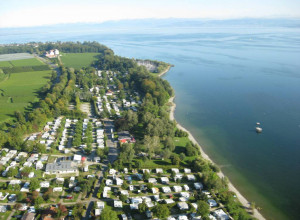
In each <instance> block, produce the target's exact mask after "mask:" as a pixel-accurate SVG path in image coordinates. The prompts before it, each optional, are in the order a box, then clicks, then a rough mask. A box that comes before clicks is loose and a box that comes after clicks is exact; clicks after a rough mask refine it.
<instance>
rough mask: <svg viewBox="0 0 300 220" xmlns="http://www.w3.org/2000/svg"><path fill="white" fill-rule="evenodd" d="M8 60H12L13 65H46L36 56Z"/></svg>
mask: <svg viewBox="0 0 300 220" xmlns="http://www.w3.org/2000/svg"><path fill="white" fill-rule="evenodd" d="M4 62H5V61H4ZM6 62H7V61H6ZM8 62H10V63H11V64H12V65H13V66H41V65H45V64H44V63H43V62H41V61H39V60H38V59H36V58H31V59H23V60H11V61H8ZM0 63H1V62H0ZM0 65H1V64H0Z"/></svg>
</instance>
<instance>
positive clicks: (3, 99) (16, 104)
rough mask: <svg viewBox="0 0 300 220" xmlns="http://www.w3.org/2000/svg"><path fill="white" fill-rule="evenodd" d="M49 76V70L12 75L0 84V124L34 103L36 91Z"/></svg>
mask: <svg viewBox="0 0 300 220" xmlns="http://www.w3.org/2000/svg"><path fill="white" fill-rule="evenodd" d="M33 62H34V61H33ZM31 64H32V63H31ZM50 76H51V70H47V71H34V72H22V73H13V74H10V75H9V78H7V79H6V80H4V81H2V82H0V106H1V108H0V122H3V121H5V120H7V119H9V118H10V117H11V115H12V114H13V113H14V111H22V110H24V108H25V107H26V106H28V104H29V103H30V102H34V101H36V99H37V96H38V94H37V92H38V90H39V89H40V88H42V87H43V86H44V85H45V84H46V82H47V81H49V78H50Z"/></svg>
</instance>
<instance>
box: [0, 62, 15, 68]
mask: <svg viewBox="0 0 300 220" xmlns="http://www.w3.org/2000/svg"><path fill="white" fill-rule="evenodd" d="M3 67H6V68H7V67H13V66H12V64H11V63H10V62H9V61H1V62H0V68H3Z"/></svg>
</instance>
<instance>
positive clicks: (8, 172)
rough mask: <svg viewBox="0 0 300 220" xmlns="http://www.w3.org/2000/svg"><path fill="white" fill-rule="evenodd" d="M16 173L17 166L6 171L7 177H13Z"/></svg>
mask: <svg viewBox="0 0 300 220" xmlns="http://www.w3.org/2000/svg"><path fill="white" fill-rule="evenodd" d="M17 174H18V169H17V168H13V167H12V168H10V169H9V170H8V171H7V174H6V175H7V177H14V176H16V175H17Z"/></svg>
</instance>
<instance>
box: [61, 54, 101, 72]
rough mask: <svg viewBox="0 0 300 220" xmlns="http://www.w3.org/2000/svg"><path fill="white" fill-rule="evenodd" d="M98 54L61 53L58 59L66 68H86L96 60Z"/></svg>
mask: <svg viewBox="0 0 300 220" xmlns="http://www.w3.org/2000/svg"><path fill="white" fill-rule="evenodd" d="M97 55H99V53H63V54H62V55H61V57H60V59H61V61H62V63H63V64H64V66H66V67H73V68H75V69H76V68H81V67H88V66H90V65H91V64H92V62H93V61H95V60H97Z"/></svg>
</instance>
